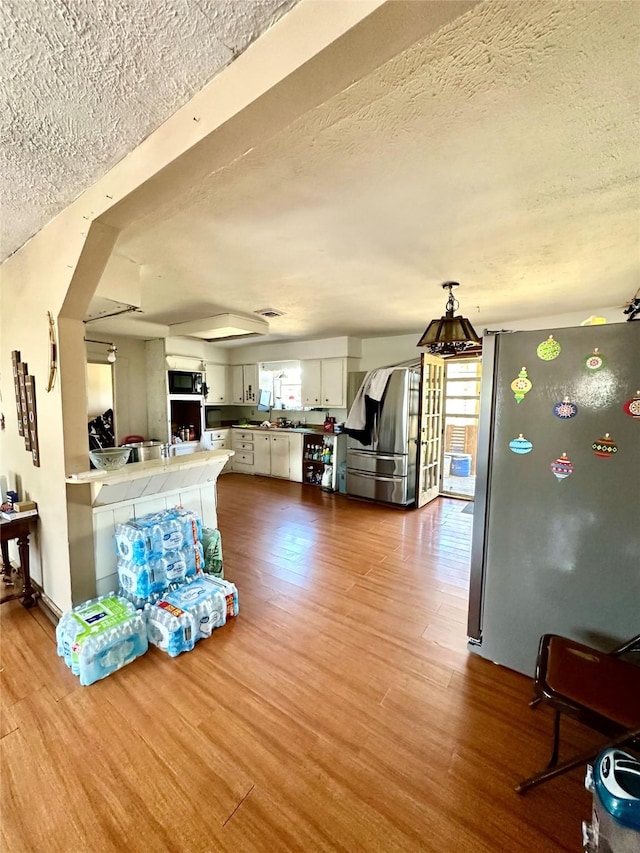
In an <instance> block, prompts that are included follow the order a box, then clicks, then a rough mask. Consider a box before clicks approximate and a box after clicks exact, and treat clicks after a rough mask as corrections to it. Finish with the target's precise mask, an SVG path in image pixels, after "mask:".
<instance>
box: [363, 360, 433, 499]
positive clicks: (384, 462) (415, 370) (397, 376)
mask: <svg viewBox="0 0 640 853" xmlns="http://www.w3.org/2000/svg"><path fill="white" fill-rule="evenodd" d="M364 377H365V374H364V373H351V374H349V381H350V396H353V391H354V389H356V388H357V387H359V386H360V383H361V382H362V380H363V379H364ZM419 408H420V368H419V367H409V368H408V367H405V368H396V369H394V370H393V372H392V373H391V375H390V376H389V381H388V383H387V387H386V390H385V393H384V396H383V398H382V401H381V403H380V405H379V406H378V407H377V411H376V414H375V417H374V423H373V429H372V433H371V439H370V440H369V441H368V443H366V444H363V443H361V442H360V441H358V439H356V438H354V437H352V436H349V438H348V440H347V482H346V489H347V494H348V495H352V496H353V497H362V498H369V499H372V500H377V501H384V502H386V503H392V504H399V505H401V506H408V505H410V504H413V503H414V502H415V499H416V456H417V439H418V415H419Z"/></svg>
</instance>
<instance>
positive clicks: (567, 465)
mask: <svg viewBox="0 0 640 853" xmlns="http://www.w3.org/2000/svg"><path fill="white" fill-rule="evenodd" d="M551 470H552V471H553V473H554V474H555V475H556V477H557V478H558V482H560V480H566V478H567V477H568V476H569V475H570V474H573V464H572V462H571V460H570V459H569V457H568V456H567V454H566V453H563V454H562V456H559V457H558V459H554V460H553V462H552V463H551Z"/></svg>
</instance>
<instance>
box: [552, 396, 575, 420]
mask: <svg viewBox="0 0 640 853" xmlns="http://www.w3.org/2000/svg"><path fill="white" fill-rule="evenodd" d="M553 414H554V415H555V416H556V417H557V418H560V420H561V421H567V420H569V418H575V416H576V415H577V414H578V407H577V406H576V404H575V403H572V402H571V400H570V399H569V398H568V397H565V398H564V400H563V401H562V402H561V403H556V404H555V406H554V407H553Z"/></svg>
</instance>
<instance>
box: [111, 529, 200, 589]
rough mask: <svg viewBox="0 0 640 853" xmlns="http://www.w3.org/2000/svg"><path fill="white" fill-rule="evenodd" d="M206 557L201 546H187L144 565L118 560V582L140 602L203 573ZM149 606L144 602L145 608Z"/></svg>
mask: <svg viewBox="0 0 640 853" xmlns="http://www.w3.org/2000/svg"><path fill="white" fill-rule="evenodd" d="M203 565H204V553H203V550H202V545H201V543H200V542H196V543H195V544H189V545H186V546H185V547H184V548H180V550H178V551H166V552H165V553H164V554H163V555H162V556H159V557H158V556H155V557H154V556H151V557H149V559H148V560H147V561H146V562H145V563H142V564H139V563H136V562H134V561H132V560H122V559H120V558H119V559H118V561H117V567H118V580H119V582H120V587H121V589H122V590H123V591H124V592H126V593H127V596H126V597H127V598H128V599H129V600H130V601H131V600H132V599H131V598H130V596H133V597H134V598H137V599H146V601H148V600H149V599H150V597H151V596H152V595H153V594H154V593H156V592H162V591H163V590H165V589H166V588H167V587H168V586H169V585H170V584H172V583H182V581H184V580H186V579H188V578H190V577H193V576H194V575H196V574H197V573H198V572H200V571H202V567H203ZM144 603H146V602H145V601H143V604H144Z"/></svg>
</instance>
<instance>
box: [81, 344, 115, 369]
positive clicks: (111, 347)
mask: <svg viewBox="0 0 640 853" xmlns="http://www.w3.org/2000/svg"><path fill="white" fill-rule="evenodd" d="M84 341H85V343H86V344H103V345H104V346H105V347H106V348H107V361H108V362H109V364H114V362H115V360H116V353H117V352H118V347H117V346H116V345H115V344H114V343H112V342H111V341H94V340H92V339H91V338H85V339H84Z"/></svg>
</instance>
